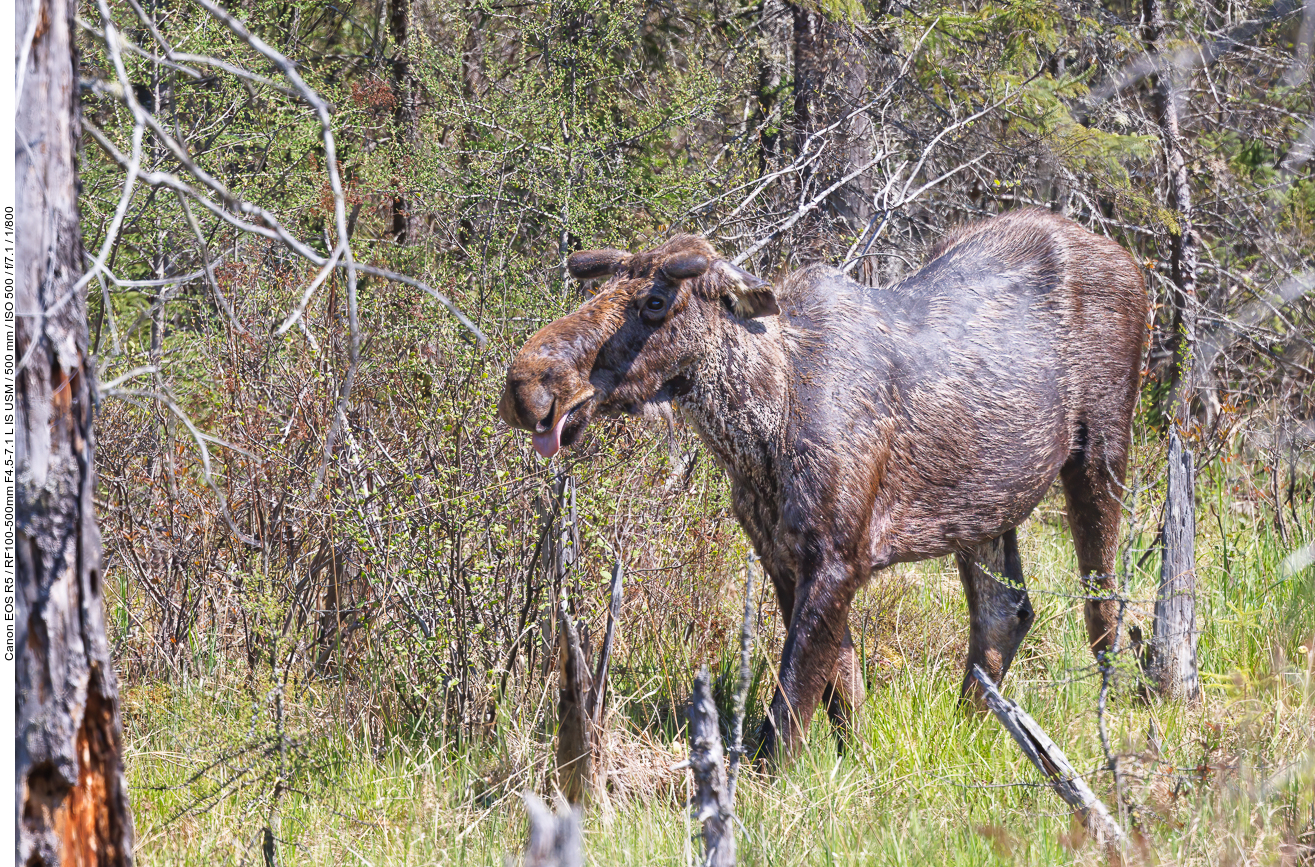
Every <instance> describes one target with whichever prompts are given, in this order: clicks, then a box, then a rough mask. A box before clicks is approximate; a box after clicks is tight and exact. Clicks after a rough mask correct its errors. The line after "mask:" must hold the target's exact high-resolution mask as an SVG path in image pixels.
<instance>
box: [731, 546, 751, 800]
mask: <svg viewBox="0 0 1315 867" xmlns="http://www.w3.org/2000/svg"><path fill="white" fill-rule="evenodd" d="M753 560H754V558H753V555H750V556H749V558H748V560H747V562H746V563H745V564H744V619H743V620H742V621H741V622H740V681H739V683H737V684H736V685H735V718H734V719H733V720H731V767H730V772H729V773H728V774H727V781H726V802H727V803H728V804H729V805H730V808H731V809H732V810H734V809H735V784H736V782H737V781H738V780H739V777H740V762H741V761H743V760H744V710H745V705H746V704H747V702H748V700H749V684H750V681H751V679H752V676H753V671H752V666H751V664H752V662H753V626H754V614H755V613H756V611H755V610H754V605H753Z"/></svg>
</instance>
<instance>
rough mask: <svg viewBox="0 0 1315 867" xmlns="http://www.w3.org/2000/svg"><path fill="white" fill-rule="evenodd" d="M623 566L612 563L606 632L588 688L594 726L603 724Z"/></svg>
mask: <svg viewBox="0 0 1315 867" xmlns="http://www.w3.org/2000/svg"><path fill="white" fill-rule="evenodd" d="M624 578H625V567H623V566H622V565H621V560H620V558H618V559H617V561H616V563H614V564H613V565H612V591H611V596H612V598H611V602H610V603H609V604H608V606H607V633H606V634H605V635H604V636H603V647H602V649H601V650H600V651H599V652H598V667H597V668H596V669H594V682H593V686H592V688H591V689H590V690H589V706H588V710H589V718H590V719H592V720H593V721H594V726H595V727H596V728H600V727H601V726H602V725H603V704H604V703H605V702H606V701H607V670H608V668H609V667H610V664H611V661H612V641H613V639H615V638H616V623H617V621H618V620H620V619H621V600H622V597H623V594H622V592H621V591H622V584H623V580H624Z"/></svg>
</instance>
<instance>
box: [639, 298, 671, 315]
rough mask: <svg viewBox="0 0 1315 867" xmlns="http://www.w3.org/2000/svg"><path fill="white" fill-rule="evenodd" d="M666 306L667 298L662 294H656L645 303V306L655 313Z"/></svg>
mask: <svg viewBox="0 0 1315 867" xmlns="http://www.w3.org/2000/svg"><path fill="white" fill-rule="evenodd" d="M666 306H667V299H665V298H663V297H662V296H660V295H654V296H653V297H652V298H650V299H648V302H647V303H646V304H644V307H646V308H647V309H649V310H652V311H653V312H654V313H656V312H658V311H659V310H661V309H662V308H663V307H666Z"/></svg>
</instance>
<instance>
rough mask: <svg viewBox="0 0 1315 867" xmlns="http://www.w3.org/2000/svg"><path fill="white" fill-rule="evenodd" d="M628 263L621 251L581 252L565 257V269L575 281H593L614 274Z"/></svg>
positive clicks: (624, 253) (625, 255)
mask: <svg viewBox="0 0 1315 867" xmlns="http://www.w3.org/2000/svg"><path fill="white" fill-rule="evenodd" d="M628 261H630V254H629V253H626V252H625V251H623V250H612V249H603V250H581V251H579V252H578V253H572V254H571V255H570V256H567V257H566V269H567V270H568V271H570V272H571V276H572V277H574V278H575V279H577V280H594V279H597V278H598V277H606V276H609V275H611V274H615V273H616V272H617V271H620V270H621V269H622V268H623V267H625V264H626V262H628Z"/></svg>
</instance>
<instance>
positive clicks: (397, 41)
mask: <svg viewBox="0 0 1315 867" xmlns="http://www.w3.org/2000/svg"><path fill="white" fill-rule="evenodd" d="M410 30H411V0H392V3H391V4H390V7H389V13H388V31H389V34H390V35H391V36H392V46H391V47H392V52H393V60H392V73H393V98H394V99H395V100H396V103H395V107H394V109H393V135H394V137H395V139H396V140H397V143H398V144H399V145H401V147H400V148H399V154H400V153H401V152H403V151H406V152H410V151H411V150H412V149H414V147H415V145H416V137H417V115H416V81H415V76H414V75H413V74H412V73H411V61H410V59H409V57H408V54H407V52H408V51H409V49H410V46H409V44H408V40H409V36H410ZM409 168H410V167H409V165H408V164H407V163H406V162H405V161H402V162H401V163H400V165H399V167H398V170H399V171H398V174H399V176H398V182H399V184H401V185H405V183H406V182H407V180H409V179H408V178H407V176H406V172H407V170H408V169H409ZM409 207H410V206H409V205H408V203H407V200H406V197H405V195H403V194H402V192H401V191H400V190H399V191H398V192H397V193H395V194H394V196H393V226H392V233H393V239H394V240H395V241H397V243H398V244H403V245H405V244H406V243H408V242H409V241H411V242H413V241H414V240H415V232H414V222H415V220H414V217H413V216H412V215H411V214H410V213H409Z"/></svg>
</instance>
